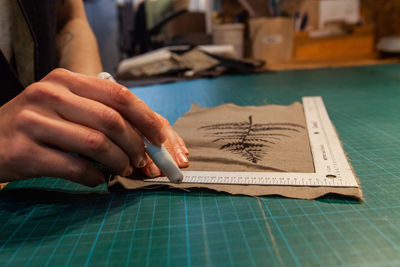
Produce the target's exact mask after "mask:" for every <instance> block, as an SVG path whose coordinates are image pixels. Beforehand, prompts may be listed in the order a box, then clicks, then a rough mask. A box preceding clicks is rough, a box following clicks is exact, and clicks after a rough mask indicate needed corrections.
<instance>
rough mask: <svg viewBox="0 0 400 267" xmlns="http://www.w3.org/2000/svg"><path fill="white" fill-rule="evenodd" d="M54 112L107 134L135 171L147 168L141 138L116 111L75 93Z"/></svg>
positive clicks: (60, 102)
mask: <svg viewBox="0 0 400 267" xmlns="http://www.w3.org/2000/svg"><path fill="white" fill-rule="evenodd" d="M54 108H55V110H56V111H57V113H58V115H60V116H61V117H62V118H64V119H66V120H68V121H71V122H74V123H76V124H79V125H84V126H87V127H89V128H92V129H95V130H97V131H99V132H102V133H104V134H105V135H106V136H107V137H108V138H109V139H110V140H111V141H112V142H113V143H115V144H116V145H117V146H119V148H121V149H122V150H123V151H124V152H125V153H126V154H127V155H128V157H129V158H130V160H131V164H132V165H133V166H135V167H136V168H142V167H144V166H145V165H146V164H147V162H146V156H145V151H144V144H143V140H142V137H141V136H140V135H139V134H138V133H137V132H136V131H135V130H133V129H132V127H131V126H130V125H129V123H127V121H126V120H125V119H124V118H123V117H122V116H121V115H120V114H119V113H118V112H117V111H116V110H114V109H112V108H110V107H108V106H106V105H103V104H102V103H100V102H96V101H93V100H91V99H88V98H83V97H80V96H77V95H74V94H72V93H65V96H63V101H59V103H57V105H56V106H55V107H54Z"/></svg>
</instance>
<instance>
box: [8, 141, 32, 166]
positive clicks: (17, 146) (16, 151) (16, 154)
mask: <svg viewBox="0 0 400 267" xmlns="http://www.w3.org/2000/svg"><path fill="white" fill-rule="evenodd" d="M13 139H14V140H13V141H12V142H11V143H10V146H9V147H8V149H7V153H6V154H5V158H4V161H5V164H6V165H7V166H10V167H12V168H15V169H18V171H23V170H26V168H25V166H27V165H28V163H29V162H30V161H31V160H32V158H31V155H32V153H31V151H29V149H27V144H26V142H25V141H24V140H22V138H13Z"/></svg>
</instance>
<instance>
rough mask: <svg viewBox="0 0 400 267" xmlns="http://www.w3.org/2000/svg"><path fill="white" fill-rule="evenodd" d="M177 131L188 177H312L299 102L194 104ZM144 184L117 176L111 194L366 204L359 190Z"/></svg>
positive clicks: (135, 177) (139, 178)
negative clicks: (205, 192) (180, 193)
mask: <svg viewBox="0 0 400 267" xmlns="http://www.w3.org/2000/svg"><path fill="white" fill-rule="evenodd" d="M174 129H175V130H176V131H177V132H178V134H179V135H180V136H181V137H182V138H183V139H184V140H185V143H186V145H187V147H188V149H189V152H190V155H189V160H190V166H189V167H188V168H186V169H184V170H185V171H186V170H187V171H238V172H239V171H240V172H302V173H313V172H314V165H313V159H312V154H311V149H310V143H309V138H308V133H307V128H306V122H305V116H304V111H303V105H302V104H301V103H298V102H296V103H293V104H291V105H289V106H280V105H266V106H245V107H241V106H236V105H233V104H225V105H221V106H217V107H213V108H202V107H199V106H198V105H196V104H194V105H193V106H192V108H191V109H190V111H189V112H187V113H186V114H185V115H184V116H183V117H181V118H179V119H178V120H177V122H176V123H175V125H174ZM143 178H146V177H145V176H144V175H143V174H138V173H135V174H134V175H132V176H131V177H129V178H125V177H121V176H115V177H113V179H112V180H111V181H110V182H109V189H110V190H117V189H144V188H147V189H151V188H159V187H167V188H180V189H185V190H189V189H194V188H204V189H211V190H215V191H218V192H225V193H229V194H232V195H237V194H240V195H248V196H264V195H280V196H284V197H290V198H302V199H315V198H318V197H321V196H324V195H326V194H339V195H344V196H349V197H354V198H357V199H362V193H361V189H360V188H346V187H311V186H263V185H227V184H193V183H182V184H173V183H153V182H151V183H150V182H144V181H143V180H142V179H143Z"/></svg>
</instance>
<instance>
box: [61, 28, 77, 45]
mask: <svg viewBox="0 0 400 267" xmlns="http://www.w3.org/2000/svg"><path fill="white" fill-rule="evenodd" d="M74 37H75V35H74V34H73V33H72V32H69V31H66V32H62V33H60V36H59V38H58V42H59V47H60V48H64V47H66V46H67V45H68V44H69V43H71V42H72V40H73V39H74Z"/></svg>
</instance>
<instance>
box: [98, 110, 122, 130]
mask: <svg viewBox="0 0 400 267" xmlns="http://www.w3.org/2000/svg"><path fill="white" fill-rule="evenodd" d="M101 119H102V123H103V126H104V127H105V128H106V129H107V130H110V131H114V132H120V131H122V130H123V129H124V126H125V123H124V119H123V118H122V116H121V115H120V114H119V113H118V112H117V111H115V110H113V109H111V108H105V109H103V110H102V111H101Z"/></svg>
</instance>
